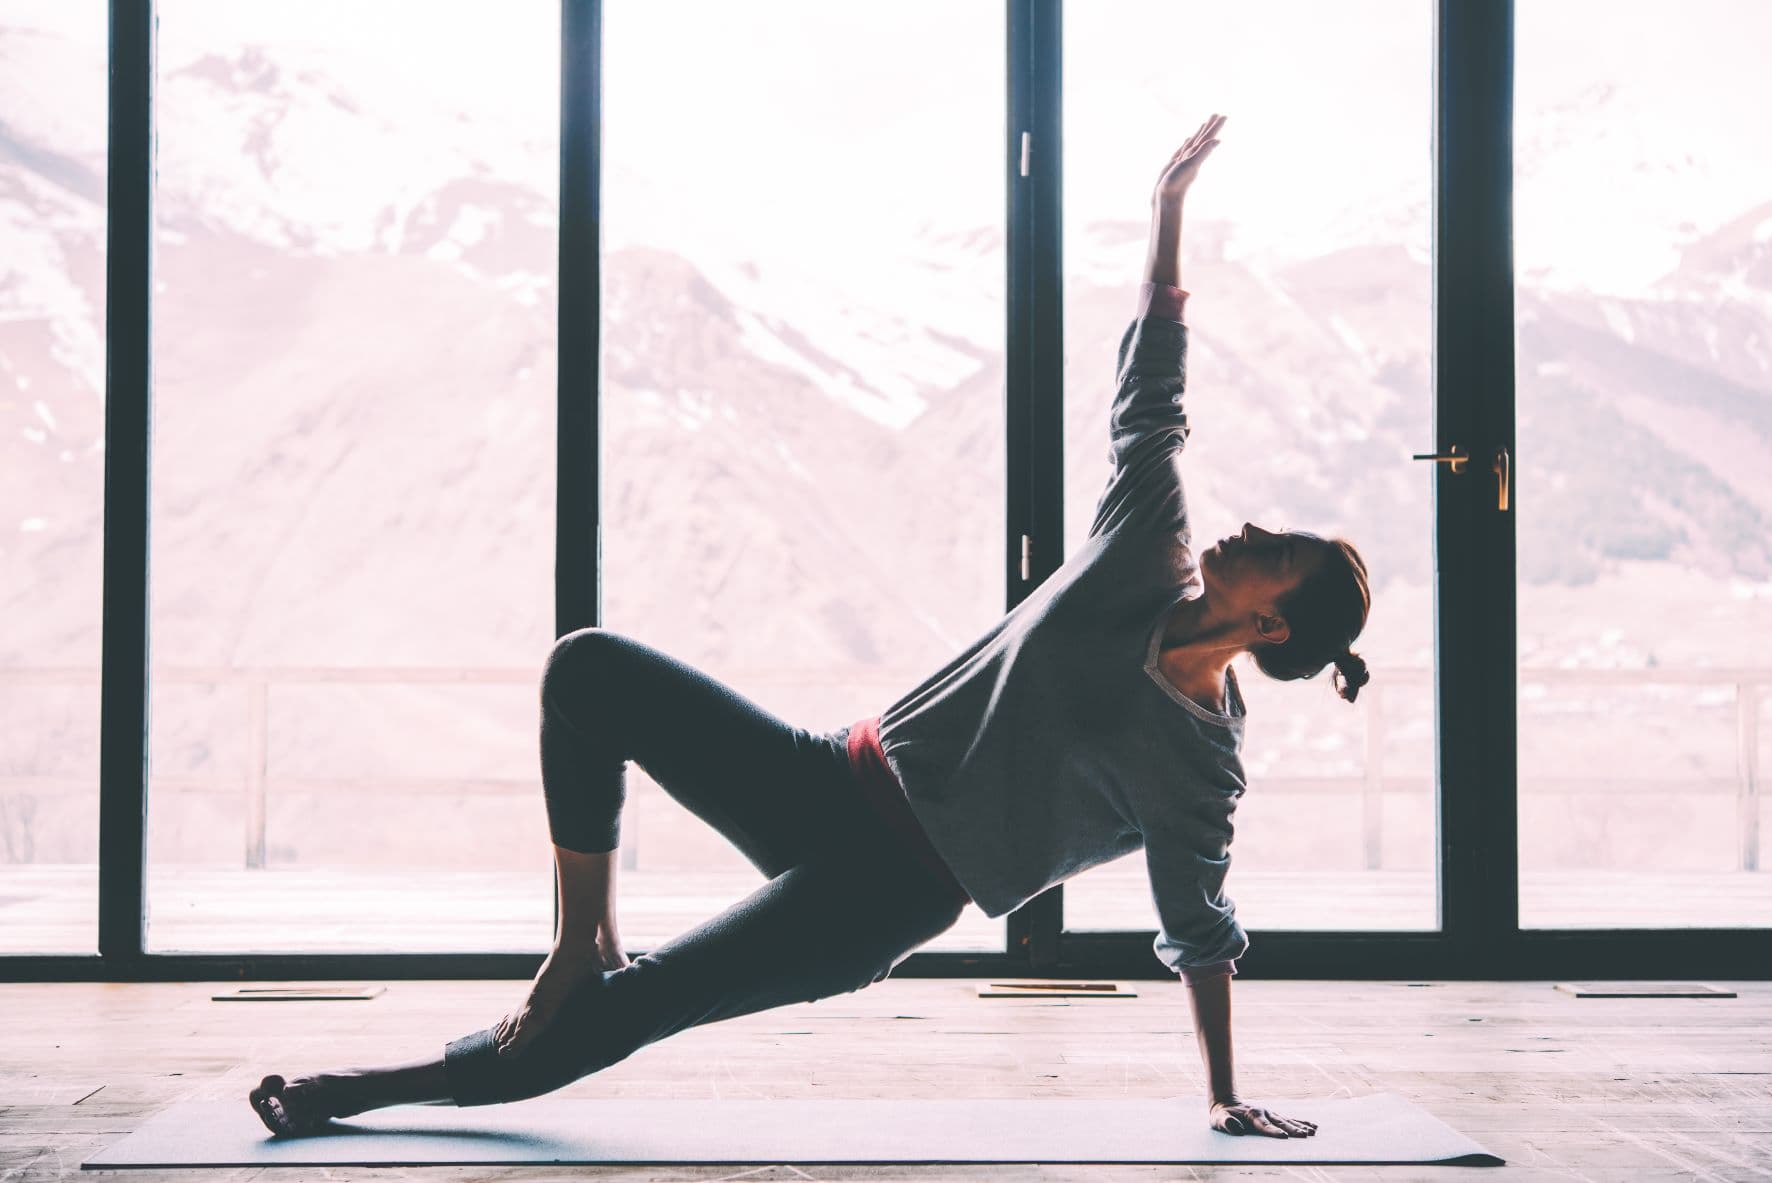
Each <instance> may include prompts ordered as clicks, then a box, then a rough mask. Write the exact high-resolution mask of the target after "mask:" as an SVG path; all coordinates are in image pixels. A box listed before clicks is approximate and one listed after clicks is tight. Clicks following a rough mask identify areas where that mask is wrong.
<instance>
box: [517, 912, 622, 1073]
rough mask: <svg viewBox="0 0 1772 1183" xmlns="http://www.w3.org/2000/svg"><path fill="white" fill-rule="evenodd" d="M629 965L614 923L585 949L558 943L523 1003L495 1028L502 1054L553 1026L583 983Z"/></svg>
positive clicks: (519, 1049) (599, 933)
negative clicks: (565, 1003) (569, 998)
mask: <svg viewBox="0 0 1772 1183" xmlns="http://www.w3.org/2000/svg"><path fill="white" fill-rule="evenodd" d="M626 964H628V956H627V954H626V953H624V952H623V951H622V947H621V936H620V935H619V934H618V933H617V932H616V931H615V928H614V926H613V925H610V926H607V927H603V928H599V929H598V930H597V936H596V940H595V942H594V943H593V944H592V945H590V946H586V947H583V948H579V947H575V946H570V945H556V946H555V947H554V951H553V952H552V953H549V954H548V958H547V960H546V961H544V962H542V966H541V972H539V973H537V974H536V975H535V981H534V982H533V983H531V985H530V987H529V997H528V998H526V999H524V1001H523V1005H522V1006H520V1007H518V1008H517V1009H516V1010H514V1011H512V1012H511V1013H510V1014H508V1015H506V1016H505V1017H504V1018H503V1019H500V1020H499V1023H498V1026H497V1027H496V1028H495V1029H494V1032H493V1034H494V1037H495V1041H496V1043H497V1045H498V1054H499V1055H501V1056H514V1055H516V1054H518V1053H519V1052H521V1051H522V1050H523V1049H524V1048H525V1047H528V1046H529V1045H530V1044H531V1043H534V1042H535V1040H536V1039H537V1038H539V1037H540V1036H541V1035H542V1034H544V1033H545V1032H546V1031H547V1029H548V1028H549V1027H551V1026H552V1025H553V1022H554V1018H555V1016H557V1015H558V1014H559V1012H560V1007H561V1005H562V1004H563V1003H564V1002H565V1001H566V999H567V997H568V996H569V995H570V994H571V993H572V992H573V991H574V990H576V989H578V987H579V986H581V985H583V984H584V983H585V982H586V981H588V980H589V979H590V978H591V977H593V976H600V975H601V974H602V973H603V972H604V971H605V970H613V969H620V968H622V967H623V966H624V965H626Z"/></svg>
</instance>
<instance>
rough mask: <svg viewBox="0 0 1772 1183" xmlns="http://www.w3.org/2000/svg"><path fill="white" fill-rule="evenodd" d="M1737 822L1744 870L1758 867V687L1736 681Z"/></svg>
mask: <svg viewBox="0 0 1772 1183" xmlns="http://www.w3.org/2000/svg"><path fill="white" fill-rule="evenodd" d="M1735 722H1736V745H1735V752H1736V756H1735V765H1736V770H1737V773H1738V777H1737V781H1736V798H1735V804H1736V815H1735V816H1736V824H1737V830H1738V832H1739V833H1740V835H1741V850H1740V853H1739V855H1738V860H1739V863H1740V867H1741V869H1742V870H1743V871H1757V870H1759V869H1760V783H1759V782H1760V686H1759V683H1757V682H1746V681H1743V682H1737V683H1735Z"/></svg>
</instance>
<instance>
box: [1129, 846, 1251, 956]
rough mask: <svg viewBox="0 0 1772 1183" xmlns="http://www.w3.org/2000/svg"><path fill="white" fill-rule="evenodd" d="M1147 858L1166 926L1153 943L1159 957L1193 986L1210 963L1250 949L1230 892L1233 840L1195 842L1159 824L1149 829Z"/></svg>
mask: <svg viewBox="0 0 1772 1183" xmlns="http://www.w3.org/2000/svg"><path fill="white" fill-rule="evenodd" d="M1144 856H1145V866H1146V869H1147V870H1148V871H1149V873H1150V880H1151V899H1152V902H1154V903H1155V904H1156V906H1157V920H1158V923H1159V924H1160V925H1161V929H1160V931H1158V933H1157V939H1156V940H1155V941H1154V942H1152V945H1151V948H1152V949H1153V950H1154V951H1155V953H1156V955H1157V959H1158V960H1159V961H1161V962H1162V963H1163V964H1164V965H1166V966H1168V967H1169V969H1170V970H1172V971H1174V972H1175V973H1178V974H1183V975H1184V976H1185V977H1187V978H1188V982H1189V984H1190V985H1192V984H1193V982H1194V980H1196V979H1198V978H1199V977H1203V976H1206V971H1207V969H1208V968H1209V967H1214V966H1216V965H1217V964H1218V963H1221V962H1230V961H1234V960H1235V959H1236V958H1238V957H1241V956H1242V955H1243V954H1244V953H1245V952H1246V951H1247V950H1248V948H1249V937H1248V935H1247V934H1246V933H1245V932H1244V931H1243V926H1242V925H1241V924H1240V923H1238V921H1237V906H1236V902H1235V901H1233V900H1232V899H1231V898H1230V897H1229V896H1227V895H1225V894H1224V879H1225V874H1226V872H1228V871H1229V870H1230V862H1231V860H1230V849H1229V844H1228V843H1225V842H1220V841H1214V840H1206V841H1203V842H1202V841H1189V840H1187V839H1185V838H1183V837H1181V835H1180V833H1179V832H1178V831H1173V830H1170V829H1168V828H1167V827H1164V828H1153V829H1150V830H1148V831H1147V832H1146V833H1145V838H1144ZM1189 971H1193V972H1189ZM1230 972H1234V968H1233V969H1232V970H1231V971H1230Z"/></svg>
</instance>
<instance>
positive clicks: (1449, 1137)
mask: <svg viewBox="0 0 1772 1183" xmlns="http://www.w3.org/2000/svg"><path fill="white" fill-rule="evenodd" d="M1271 1108H1274V1109H1276V1110H1278V1111H1279V1112H1280V1113H1282V1114H1285V1115H1286V1116H1288V1117H1302V1118H1306V1119H1307V1120H1310V1121H1314V1122H1317V1123H1319V1127H1320V1128H1319V1129H1318V1132H1317V1133H1316V1135H1315V1136H1314V1137H1310V1138H1285V1139H1282V1138H1268V1137H1262V1136H1252V1135H1243V1136H1237V1135H1234V1134H1221V1133H1219V1132H1217V1131H1216V1130H1213V1129H1211V1128H1210V1127H1208V1126H1207V1124H1206V1107H1205V1105H1204V1103H1203V1102H1201V1101H1199V1100H1196V1099H1192V1098H1190V1099H1188V1100H1132V1099H1128V1100H1120V1101H1106V1100H1049V1101H1039V1100H1035V1101H1029V1100H1020V1101H854V1100H842V1101H795V1100H782V1101H756V1100H744V1101H671V1100H656V1101H655V1100H626V1099H622V1100H608V1101H572V1100H565V1099H550V1098H547V1097H538V1098H535V1099H534V1100H530V1101H519V1102H516V1103H515V1104H510V1105H483V1106H482V1105H476V1106H470V1107H469V1108H466V1109H463V1108H459V1107H457V1106H454V1105H396V1106H393V1107H391V1108H388V1109H377V1110H373V1111H371V1112H369V1113H362V1114H359V1115H357V1116H356V1117H351V1118H345V1119H342V1120H340V1121H337V1122H334V1123H333V1127H332V1128H333V1130H334V1131H335V1132H330V1133H324V1134H315V1135H310V1136H307V1137H302V1138H281V1137H275V1136H273V1135H272V1134H271V1133H270V1132H269V1131H268V1130H266V1129H265V1128H264V1126H263V1125H262V1124H260V1122H259V1120H258V1116H257V1115H256V1114H254V1113H253V1112H252V1108H251V1106H249V1105H248V1104H247V1103H246V1098H245V1097H241V1098H240V1100H238V1101H180V1102H178V1103H176V1104H174V1105H171V1106H169V1107H168V1108H166V1109H164V1110H162V1111H160V1112H159V1113H157V1114H155V1115H154V1116H153V1117H151V1118H149V1119H148V1120H147V1121H146V1122H145V1123H143V1125H142V1126H141V1128H140V1129H138V1130H136V1131H135V1132H134V1133H132V1134H129V1135H128V1136H127V1137H125V1138H123V1139H122V1140H121V1141H119V1142H115V1143H113V1144H112V1145H110V1146H107V1147H105V1148H104V1149H103V1150H101V1151H99V1152H98V1153H97V1154H95V1155H93V1156H92V1157H91V1158H89V1159H87V1160H86V1161H85V1162H83V1163H81V1164H80V1165H81V1167H82V1168H83V1169H84V1168H87V1167H95V1168H96V1167H103V1168H114V1167H195V1166H211V1167H264V1166H282V1165H288V1164H294V1163H300V1164H304V1165H321V1164H325V1165H329V1166H366V1167H367V1166H388V1167H398V1166H420V1165H427V1164H429V1165H435V1164H443V1163H448V1164H454V1165H461V1166H470V1165H471V1166H494V1165H498V1164H501V1163H573V1164H587V1165H588V1164H595V1163H633V1164H687V1163H733V1164H749V1163H757V1164H768V1163H962V1162H995V1163H1022V1162H1030V1163H1031V1162H1043V1163H1053V1162H1098V1163H1214V1162H1261V1163H1381V1162H1408V1163H1429V1162H1433V1163H1470V1164H1485V1165H1493V1164H1499V1163H1500V1162H1501V1161H1502V1160H1501V1159H1499V1158H1497V1157H1496V1156H1494V1155H1492V1154H1490V1153H1489V1152H1487V1151H1486V1150H1484V1149H1483V1148H1482V1147H1481V1146H1479V1145H1477V1143H1475V1142H1474V1141H1472V1140H1471V1139H1469V1138H1467V1137H1465V1136H1464V1135H1463V1134H1460V1133H1459V1132H1458V1131H1456V1130H1454V1129H1453V1128H1452V1127H1451V1126H1448V1125H1447V1124H1446V1123H1445V1122H1443V1121H1441V1120H1440V1119H1439V1118H1437V1117H1435V1116H1433V1115H1432V1114H1431V1113H1428V1112H1427V1111H1426V1110H1424V1109H1421V1108H1418V1107H1417V1106H1415V1105H1412V1104H1410V1103H1409V1102H1408V1101H1405V1100H1404V1099H1403V1098H1401V1097H1399V1096H1397V1095H1396V1094H1394V1093H1375V1094H1373V1095H1371V1096H1366V1097H1353V1098H1346V1099H1338V1100H1328V1101H1312V1100H1302V1101H1276V1102H1274V1104H1273V1105H1272V1106H1271Z"/></svg>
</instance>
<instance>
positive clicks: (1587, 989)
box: [1557, 982, 1735, 998]
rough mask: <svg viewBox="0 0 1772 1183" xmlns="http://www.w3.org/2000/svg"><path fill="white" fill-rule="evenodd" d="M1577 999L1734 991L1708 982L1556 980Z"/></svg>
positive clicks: (1693, 995) (1706, 995)
mask: <svg viewBox="0 0 1772 1183" xmlns="http://www.w3.org/2000/svg"><path fill="white" fill-rule="evenodd" d="M1557 989H1559V990H1561V991H1562V992H1563V993H1565V994H1573V995H1575V997H1577V998H1733V997H1735V991H1733V990H1725V989H1723V988H1722V987H1721V986H1713V985H1711V984H1710V983H1708V982H1558V983H1557Z"/></svg>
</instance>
